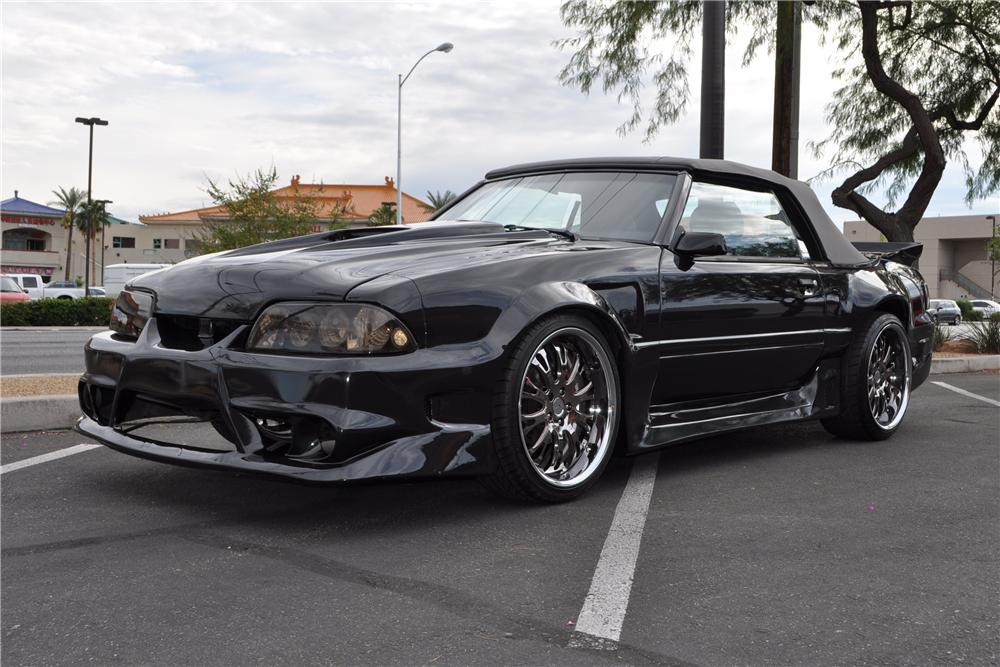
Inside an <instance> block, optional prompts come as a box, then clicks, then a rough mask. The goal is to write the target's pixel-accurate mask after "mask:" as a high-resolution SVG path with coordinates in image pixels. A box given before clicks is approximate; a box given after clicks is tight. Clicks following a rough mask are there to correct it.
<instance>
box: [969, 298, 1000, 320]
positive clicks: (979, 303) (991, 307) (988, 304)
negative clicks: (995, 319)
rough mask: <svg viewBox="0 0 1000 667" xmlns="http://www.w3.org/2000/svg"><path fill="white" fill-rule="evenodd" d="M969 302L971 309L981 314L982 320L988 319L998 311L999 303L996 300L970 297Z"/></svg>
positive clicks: (999, 309) (999, 308)
mask: <svg viewBox="0 0 1000 667" xmlns="http://www.w3.org/2000/svg"><path fill="white" fill-rule="evenodd" d="M970 303H971V304H972V310H974V311H976V312H977V313H979V314H980V315H982V316H983V319H984V320H988V319H989V318H990V316H992V315H993V314H994V313H1000V303H997V302H996V301H989V300H987V299H972V300H971V301H970Z"/></svg>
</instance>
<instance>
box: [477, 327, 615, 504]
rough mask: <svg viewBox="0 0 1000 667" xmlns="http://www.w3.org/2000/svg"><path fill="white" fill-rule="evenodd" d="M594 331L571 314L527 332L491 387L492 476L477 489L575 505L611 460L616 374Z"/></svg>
mask: <svg viewBox="0 0 1000 667" xmlns="http://www.w3.org/2000/svg"><path fill="white" fill-rule="evenodd" d="M613 359H614V357H613V355H612V352H611V349H610V347H609V346H608V343H607V341H606V340H605V338H604V336H603V335H602V334H601V332H600V330H598V328H597V327H596V326H594V325H593V324H592V323H591V322H590V321H589V320H587V319H585V318H583V317H580V316H576V315H557V316H554V317H550V318H546V319H544V320H542V321H540V322H538V323H537V324H535V325H534V326H532V327H531V328H530V329H528V330H527V331H526V332H525V333H524V335H523V336H522V337H521V339H520V340H519V341H518V343H517V344H516V345H515V346H514V349H513V350H512V352H511V355H510V361H509V363H508V365H507V369H506V372H505V375H504V377H503V379H502V380H501V381H500V382H499V383H498V385H497V391H496V395H495V400H494V410H493V422H492V431H493V442H494V447H495V448H496V452H497V464H498V465H497V470H496V472H495V473H494V474H493V475H492V476H491V477H488V478H485V479H484V483H485V484H486V485H487V486H488V487H490V488H491V489H493V490H494V491H497V492H499V493H501V494H502V495H505V496H508V497H513V498H518V499H523V500H534V501H542V502H562V501H565V500H570V499H572V498H576V497H577V496H579V495H580V494H581V493H583V492H584V491H585V490H586V489H587V488H588V487H590V486H591V485H592V484H594V483H595V482H596V481H597V479H598V478H599V477H600V476H601V473H603V472H604V469H605V468H606V467H607V464H608V461H609V460H610V458H611V450H612V448H613V446H614V443H615V436H616V434H617V431H618V421H619V414H620V408H619V404H620V396H621V391H620V388H619V379H618V368H617V366H616V364H615V363H614V361H613Z"/></svg>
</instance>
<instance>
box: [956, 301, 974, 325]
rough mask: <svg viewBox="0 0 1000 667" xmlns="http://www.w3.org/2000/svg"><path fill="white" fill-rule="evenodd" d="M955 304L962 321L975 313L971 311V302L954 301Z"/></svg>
mask: <svg viewBox="0 0 1000 667" xmlns="http://www.w3.org/2000/svg"><path fill="white" fill-rule="evenodd" d="M955 304H956V305H957V306H958V309H959V310H960V311H962V319H963V320H967V319H969V315H970V314H971V313H973V312H975V311H974V310H972V302H971V301H969V300H968V299H955Z"/></svg>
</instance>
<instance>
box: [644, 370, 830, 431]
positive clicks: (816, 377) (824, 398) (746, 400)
mask: <svg viewBox="0 0 1000 667" xmlns="http://www.w3.org/2000/svg"><path fill="white" fill-rule="evenodd" d="M839 410H840V359H839V358H835V359H826V360H824V361H822V362H820V364H819V366H817V368H816V369H815V370H814V371H813V373H812V374H811V375H810V376H809V378H808V379H807V380H806V382H805V383H804V384H802V385H801V386H800V387H797V388H795V389H790V390H786V391H781V392H775V393H772V394H766V395H755V396H739V397H735V396H734V397H729V400H726V401H725V402H723V401H719V400H714V401H685V402H681V403H671V404H667V405H654V406H651V407H650V411H649V418H648V420H647V424H646V429H645V432H644V434H643V438H642V442H641V443H639V447H638V448H637V450H636V451H644V450H648V449H651V448H655V447H662V446H664V445H671V444H675V443H680V442H685V441H687V440H694V439H696V438H703V437H706V436H711V435H716V434H718V433H726V432H729V431H737V430H740V429H744V428H749V427H751V426H761V425H764V424H777V423H780V422H789V421H803V420H806V419H818V418H820V417H828V416H832V415H835V414H837V412H838V411H839Z"/></svg>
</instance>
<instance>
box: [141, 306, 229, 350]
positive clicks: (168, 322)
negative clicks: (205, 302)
mask: <svg viewBox="0 0 1000 667" xmlns="http://www.w3.org/2000/svg"><path fill="white" fill-rule="evenodd" d="M242 324H243V323H242V322H240V321H238V320H219V319H212V318H208V317H191V316H188V315H157V316H156V326H157V329H158V330H159V332H160V344H161V345H163V347H166V348H169V349H171V350H186V351H188V352H197V351H198V350H204V349H205V348H206V347H211V346H212V345H215V344H216V343H218V342H219V341H221V340H222V339H223V338H225V337H226V336H228V335H229V334H231V333H233V332H234V331H236V329H237V328H238V327H240V326H241V325H242Z"/></svg>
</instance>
